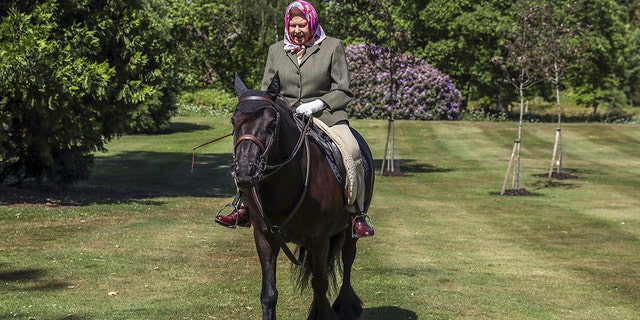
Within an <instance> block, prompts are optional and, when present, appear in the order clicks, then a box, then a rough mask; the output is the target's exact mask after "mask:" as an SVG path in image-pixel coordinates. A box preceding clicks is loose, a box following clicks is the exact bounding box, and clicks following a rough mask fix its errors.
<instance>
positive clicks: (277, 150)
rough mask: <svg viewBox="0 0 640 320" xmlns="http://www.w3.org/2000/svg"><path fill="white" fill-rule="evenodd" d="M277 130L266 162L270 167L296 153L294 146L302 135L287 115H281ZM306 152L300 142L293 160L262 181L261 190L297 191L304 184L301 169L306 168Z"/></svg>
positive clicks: (303, 144)
mask: <svg viewBox="0 0 640 320" xmlns="http://www.w3.org/2000/svg"><path fill="white" fill-rule="evenodd" d="M279 130H280V131H279V133H278V138H277V140H276V141H275V144H274V145H273V146H272V147H271V148H272V150H271V151H270V154H269V161H268V162H269V164H270V165H275V164H281V163H283V162H285V161H286V160H288V159H289V157H290V156H291V154H292V153H293V152H296V150H295V148H296V144H297V143H298V140H299V139H300V135H301V134H302V133H301V132H300V130H299V129H298V127H297V125H296V123H295V122H294V120H293V118H292V117H291V116H289V115H281V117H280V127H279ZM306 152H308V150H305V143H304V142H302V145H301V146H300V149H299V150H298V151H297V152H296V154H295V156H294V158H293V159H292V160H291V161H290V162H289V163H287V164H286V165H284V166H283V167H282V168H280V169H278V170H277V171H276V172H275V173H274V174H272V175H270V176H269V177H268V178H267V179H265V180H264V181H263V184H264V188H261V189H263V190H266V192H271V191H276V190H279V191H282V189H283V188H291V191H294V190H297V188H298V187H300V186H301V185H303V184H304V178H305V177H304V173H305V172H304V170H303V169H304V168H306V162H305V161H306V160H305V159H306V157H305V154H306ZM294 192H295V191H294ZM276 193H277V192H276Z"/></svg>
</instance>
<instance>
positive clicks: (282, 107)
mask: <svg viewBox="0 0 640 320" xmlns="http://www.w3.org/2000/svg"><path fill="white" fill-rule="evenodd" d="M248 96H258V97H265V98H269V96H268V95H267V93H266V92H264V91H260V90H247V92H245V93H244V94H243V95H242V96H240V97H239V98H238V99H242V98H244V97H248ZM269 99H271V98H269ZM273 102H274V103H273V104H268V103H265V101H260V100H249V101H243V102H242V103H238V105H237V106H236V114H238V113H239V114H242V115H243V118H245V120H244V121H248V120H252V119H254V118H256V117H258V115H259V113H258V111H260V110H263V109H265V108H268V107H275V109H276V111H277V112H278V113H280V114H281V115H287V118H292V117H293V110H292V109H291V106H290V105H289V103H288V102H287V100H285V99H283V98H282V97H281V96H278V97H277V98H276V99H275V100H274V101H273Z"/></svg>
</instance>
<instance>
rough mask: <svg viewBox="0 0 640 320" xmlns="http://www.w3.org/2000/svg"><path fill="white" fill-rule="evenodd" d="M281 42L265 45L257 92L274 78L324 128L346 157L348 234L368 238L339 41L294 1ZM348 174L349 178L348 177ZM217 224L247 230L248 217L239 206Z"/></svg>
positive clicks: (344, 62) (310, 9)
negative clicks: (350, 230)
mask: <svg viewBox="0 0 640 320" xmlns="http://www.w3.org/2000/svg"><path fill="white" fill-rule="evenodd" d="M284 22H285V32H284V36H285V37H284V40H282V41H279V42H277V43H274V44H273V45H271V46H270V47H269V54H268V56H267V62H266V65H265V70H264V76H263V79H262V90H263V91H265V90H267V88H268V86H269V84H270V83H271V82H272V79H273V77H274V75H276V74H278V75H279V78H280V83H281V93H280V94H281V96H282V97H283V98H285V99H286V100H287V101H288V102H289V104H290V105H291V106H292V107H293V108H295V112H296V113H298V114H301V115H304V116H310V115H313V116H314V117H315V118H316V119H319V120H320V121H322V122H323V123H324V124H325V125H326V127H328V131H329V132H328V134H329V135H330V136H331V138H333V139H334V140H335V141H336V143H337V144H338V145H339V146H342V147H344V148H345V149H346V150H348V151H347V153H348V154H343V156H344V157H350V159H349V160H351V159H352V160H353V161H345V163H347V164H350V165H349V166H347V171H348V174H347V176H350V177H351V179H347V181H349V183H350V185H348V186H347V187H346V189H347V190H349V191H348V194H349V196H348V197H347V199H348V203H347V204H348V206H347V211H349V213H350V214H351V217H352V218H351V220H352V223H353V236H354V237H357V238H363V237H370V236H373V234H374V230H373V228H372V227H371V226H370V225H369V224H368V223H367V219H368V216H367V214H366V213H365V212H363V211H362V210H364V198H365V195H364V193H365V191H364V188H365V183H364V172H363V165H362V158H361V154H360V149H359V146H358V142H357V141H356V139H355V138H354V136H353V134H352V132H351V129H350V128H349V121H348V117H347V112H346V110H345V109H346V106H347V104H348V103H349V102H350V101H351V99H352V98H353V93H352V92H351V89H350V87H349V72H348V69H347V60H346V56H345V52H344V47H343V44H342V41H341V40H339V39H336V38H332V37H328V36H326V35H325V33H324V30H323V29H322V27H321V26H320V23H319V21H318V16H317V13H316V10H315V9H314V8H313V6H311V4H309V3H308V2H306V1H294V2H292V3H291V4H289V6H288V7H287V10H286V13H285V16H284ZM349 174H351V175H349ZM215 220H216V222H218V223H220V224H222V225H224V226H227V227H232V228H233V227H235V226H236V225H240V226H245V227H248V226H250V223H249V214H247V212H246V208H245V207H243V206H241V207H240V208H239V209H238V210H234V211H233V212H232V213H231V214H229V215H226V216H217V217H216V219H215Z"/></svg>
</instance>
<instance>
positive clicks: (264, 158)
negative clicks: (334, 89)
mask: <svg viewBox="0 0 640 320" xmlns="http://www.w3.org/2000/svg"><path fill="white" fill-rule="evenodd" d="M248 101H265V102H268V103H269V107H270V108H271V109H272V110H274V111H275V113H276V128H275V130H274V132H273V134H272V135H271V137H270V138H269V140H268V141H267V144H266V145H264V144H263V143H262V142H261V141H260V139H258V137H256V136H255V135H252V134H244V135H242V136H240V137H238V138H237V139H236V141H235V143H234V150H233V157H234V159H235V157H236V149H237V148H238V145H239V144H240V143H242V142H245V141H249V142H252V143H254V144H255V145H257V146H258V148H259V149H260V151H261V152H262V153H261V154H260V156H259V160H258V165H257V170H258V172H257V173H256V174H257V175H258V181H257V182H256V184H254V185H253V187H251V196H252V197H253V200H254V202H255V204H256V207H257V208H256V209H257V210H258V212H259V213H260V216H262V218H263V220H264V222H265V224H266V225H267V229H268V230H269V231H270V232H271V233H272V234H274V235H275V236H276V237H275V238H276V240H277V241H278V242H279V243H280V247H282V249H283V251H284V253H285V254H286V255H287V257H288V258H289V260H291V262H293V263H294V264H297V265H300V264H302V262H301V261H299V260H298V259H297V258H296V257H295V256H294V255H293V253H292V252H291V250H290V249H289V247H288V246H287V244H286V241H285V239H284V237H285V235H284V234H283V233H282V231H281V230H283V229H284V227H285V226H286V225H287V223H289V221H291V219H292V218H293V217H294V216H295V214H296V213H297V212H298V209H300V206H301V205H302V202H303V201H304V198H305V196H306V194H307V192H308V190H309V176H310V167H311V156H310V154H309V139H308V138H307V131H308V130H309V126H310V124H311V122H313V118H312V117H309V118H308V120H307V122H306V123H305V124H304V127H303V128H302V130H301V132H300V136H299V138H298V141H297V142H296V145H295V147H294V148H293V150H292V151H291V153H289V155H288V156H287V158H286V159H285V160H284V161H283V162H281V163H279V164H272V165H270V164H268V160H269V159H268V155H269V151H270V150H271V147H272V146H273V144H274V141H275V139H276V138H277V136H278V134H279V132H280V112H279V111H278V109H277V106H276V104H275V102H274V101H273V100H271V99H270V98H267V97H262V96H246V97H242V98H240V99H239V101H238V104H240V103H243V102H248ZM303 144H304V146H305V151H306V152H305V154H306V162H307V165H306V173H305V179H304V188H303V191H302V194H301V195H300V198H299V199H298V201H297V202H296V205H295V207H294V209H293V210H292V211H291V212H290V213H289V215H288V216H287V217H286V218H285V219H284V220H283V221H282V222H281V223H280V224H279V225H276V224H273V223H272V222H271V220H270V219H269V217H268V216H267V215H266V214H265V212H264V209H263V207H262V201H261V199H260V194H259V193H258V191H257V183H258V182H260V181H262V180H264V179H266V178H267V177H269V176H270V175H272V174H274V173H276V172H277V171H278V170H279V169H280V168H282V167H284V166H285V165H287V164H288V163H290V162H291V161H292V160H293V159H294V158H295V157H296V155H297V154H298V152H300V150H301V148H302V145H303Z"/></svg>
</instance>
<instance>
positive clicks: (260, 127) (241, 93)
mask: <svg viewBox="0 0 640 320" xmlns="http://www.w3.org/2000/svg"><path fill="white" fill-rule="evenodd" d="M235 89H236V94H237V96H238V105H237V106H236V110H235V112H234V114H233V117H232V118H231V122H232V124H233V136H234V140H235V143H234V152H233V159H234V160H233V164H232V165H231V175H232V176H233V178H234V180H235V182H236V185H237V186H238V187H240V188H250V187H253V186H254V185H255V184H256V183H258V182H260V181H262V180H263V179H264V175H265V171H266V170H267V169H268V164H267V161H268V160H269V159H270V158H273V156H271V157H270V153H272V151H273V150H272V147H273V146H274V144H276V140H278V132H279V130H280V117H281V114H282V113H283V112H282V110H288V109H286V108H283V107H282V106H281V105H280V104H281V103H283V101H282V100H280V99H278V96H279V94H280V80H279V77H278V74H276V75H275V76H274V77H273V79H272V81H271V84H270V85H269V88H268V89H267V91H260V90H250V89H247V87H246V86H245V85H244V83H243V82H242V80H241V79H240V77H239V76H238V75H237V74H236V77H235ZM279 103H280V104H279ZM289 113H291V112H290V111H289Z"/></svg>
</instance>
